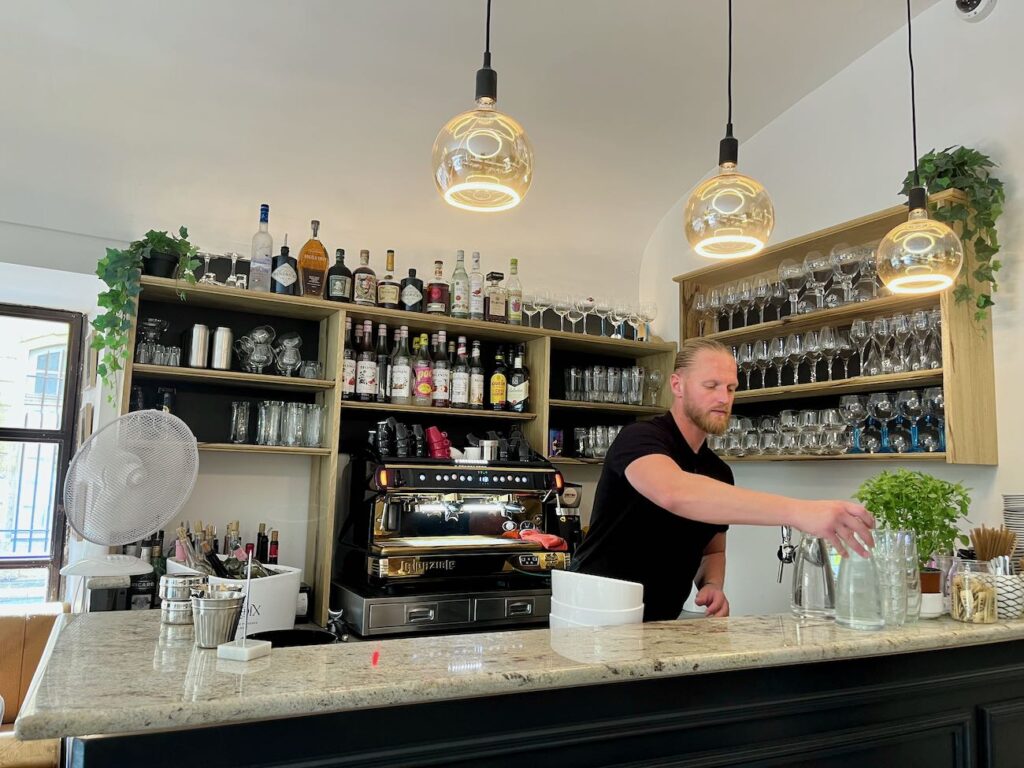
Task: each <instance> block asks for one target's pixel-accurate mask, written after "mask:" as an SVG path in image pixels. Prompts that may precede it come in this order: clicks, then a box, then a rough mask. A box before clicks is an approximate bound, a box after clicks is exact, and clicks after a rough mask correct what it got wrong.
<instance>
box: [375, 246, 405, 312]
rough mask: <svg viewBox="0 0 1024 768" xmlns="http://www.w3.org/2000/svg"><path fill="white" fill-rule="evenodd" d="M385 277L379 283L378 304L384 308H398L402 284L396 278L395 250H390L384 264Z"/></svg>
mask: <svg viewBox="0 0 1024 768" xmlns="http://www.w3.org/2000/svg"><path fill="white" fill-rule="evenodd" d="M384 270H385V271H384V277H382V278H381V279H380V282H378V283H377V306H378V307H384V309H398V304H399V302H400V301H401V296H402V286H401V285H400V284H399V283H398V281H397V280H395V252H394V251H388V255H387V259H386V260H385V265H384Z"/></svg>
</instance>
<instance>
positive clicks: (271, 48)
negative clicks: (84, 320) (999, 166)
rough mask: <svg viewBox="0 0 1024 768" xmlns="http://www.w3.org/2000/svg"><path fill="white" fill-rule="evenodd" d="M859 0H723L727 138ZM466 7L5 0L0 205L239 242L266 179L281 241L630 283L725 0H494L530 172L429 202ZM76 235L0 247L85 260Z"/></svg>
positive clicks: (850, 21)
mask: <svg viewBox="0 0 1024 768" xmlns="http://www.w3.org/2000/svg"><path fill="white" fill-rule="evenodd" d="M934 2H935V0H919V2H918V3H917V7H916V10H917V11H920V10H923V9H924V8H925V7H927V6H928V5H931V4H933V3H934ZM882 5H883V4H881V3H879V2H877V0H875V1H874V2H870V1H869V0H856V1H854V0H847V1H845V2H842V3H823V2H820V0H774V2H771V3H767V2H764V1H763V0H760V1H758V0H737V1H736V6H735V39H736V62H735V123H736V130H737V134H738V136H739V137H740V139H741V141H742V139H743V138H746V137H750V136H751V135H752V134H753V133H754V132H756V131H757V130H758V129H760V128H761V127H762V126H764V125H765V124H767V123H768V122H770V121H771V120H772V119H773V118H774V117H775V116H776V115H778V114H779V113H781V112H782V111H783V110H785V109H786V108H788V107H789V106H790V105H792V104H793V103H794V102H796V101H797V100H799V99H800V98H801V97H802V96H804V95H805V94H807V93H808V92H810V91H812V90H813V89H814V88H816V87H817V86H818V85H820V84H821V83H822V82H824V81H825V80H827V79H828V78H829V77H831V76H832V75H833V74H835V73H836V72H838V71H839V70H841V69H842V68H844V67H845V66H846V65H847V64H848V63H849V62H850V61H852V60H853V59H855V58H856V57H858V56H859V55H860V54H862V53H863V52H864V51H866V50H867V49H869V48H870V47H872V46H873V45H874V44H875V43H876V42H878V41H879V40H881V39H882V38H884V37H885V36H887V35H888V34H890V33H891V32H892V31H893V30H895V29H896V28H898V27H899V26H900V25H901V24H902V23H903V21H904V19H903V10H902V4H901V3H895V2H893V3H886V4H884V5H885V7H884V8H883V7H881V6H882ZM483 10H484V2H483V0H430V2H426V1H425V0H362V1H361V2H355V1H354V0H349V1H347V2H340V1H338V0H334V1H331V0H318V1H306V2H283V0H278V1H274V2H272V1H271V0H262V1H261V2H256V1H255V0H218V2H215V3H211V2H207V1H206V0H179V1H178V2H175V3H173V4H168V3H166V2H162V1H161V0H104V1H103V2H95V3H82V2H73V1H72V0H62V1H58V0H38V1H37V2H34V3H5V4H3V5H2V7H0V25H2V28H3V29H4V37H5V46H4V47H3V50H2V51H0V83H2V88H0V92H2V93H3V95H4V110H3V111H4V118H3V120H2V121H0V148H2V149H0V222H7V223H8V224H13V225H17V226H25V227H39V228H46V229H49V230H58V231H61V232H65V233H69V232H70V233H80V234H85V235H90V236H97V237H100V238H108V239H113V240H128V239H132V238H133V237H136V236H138V235H139V234H140V233H141V232H143V231H145V230H146V229H150V228H174V227H177V226H178V224H180V223H185V224H188V225H189V227H190V229H191V231H192V233H193V239H194V240H196V241H197V242H198V243H199V244H200V245H201V246H203V247H205V248H208V249H211V250H229V249H230V250H239V251H242V252H248V247H249V246H248V243H249V238H250V237H251V235H252V232H253V231H254V230H255V225H256V221H257V215H258V206H259V204H260V203H261V202H269V203H270V204H271V229H272V231H273V232H274V234H275V238H276V241H277V242H279V241H280V238H281V234H282V233H283V232H289V234H290V243H291V244H292V245H293V247H294V246H297V245H298V244H300V243H301V242H302V241H304V240H305V238H306V237H307V236H308V235H307V232H308V222H309V219H311V218H319V219H320V220H321V221H322V227H321V235H322V239H323V240H324V242H325V244H326V245H327V246H328V248H331V249H333V248H335V247H344V248H346V249H347V250H348V251H349V252H350V253H351V252H353V251H357V250H358V249H360V248H370V249H371V250H372V251H373V252H375V253H377V252H379V251H382V250H383V249H385V248H395V249H397V250H398V253H399V268H400V270H403V271H404V268H405V267H406V266H409V265H414V266H419V267H421V268H423V267H425V266H426V265H427V264H428V263H429V261H430V260H432V259H433V258H441V257H447V256H449V255H450V253H451V251H452V250H454V249H455V248H465V249H467V250H480V251H482V252H484V254H485V262H489V263H485V266H489V265H495V264H504V263H507V258H508V257H509V256H519V257H520V260H521V263H522V264H523V271H524V272H525V273H526V281H527V282H530V275H531V273H535V270H536V269H539V268H541V266H543V269H544V275H545V280H546V281H548V282H549V283H550V284H551V285H552V286H553V287H561V288H566V289H569V288H577V289H582V288H584V287H587V286H590V287H591V289H592V290H595V291H604V290H613V289H615V288H616V286H621V285H622V280H623V278H624V277H626V278H627V279H629V280H631V281H634V285H635V280H636V274H637V269H638V265H639V260H640V255H641V253H642V252H643V248H644V245H645V244H646V242H647V239H648V237H649V236H650V234H651V232H652V231H653V230H654V228H655V226H656V224H657V223H658V221H659V219H660V218H661V217H662V215H663V213H664V212H665V210H667V209H668V208H669V207H670V206H671V205H672V204H673V203H674V202H675V201H676V200H677V199H678V198H679V196H680V194H681V193H682V192H684V191H685V190H687V189H688V188H689V187H691V186H692V185H693V184H694V183H696V181H697V180H698V179H699V178H700V177H701V176H703V175H704V174H705V173H707V172H708V170H709V169H710V168H711V167H712V166H713V164H714V161H715V158H716V157H717V143H718V140H719V138H720V137H721V134H722V129H723V124H724V122H725V99H724V90H725V88H724V86H725V69H724V67H725V48H724V42H725V4H724V2H722V1H721V0H719V2H694V1H692V0H691V1H688V2H665V1H664V0H629V2H626V1H625V0H620V1H617V2H613V1H612V0H558V1H557V2H553V1H552V0H495V2H494V12H493V13H494V18H493V31H492V50H493V56H494V61H493V64H494V67H495V69H496V70H497V71H498V74H499V107H500V108H502V109H504V110H506V111H507V112H508V113H509V114H511V115H513V116H514V117H516V118H517V119H518V120H519V121H520V122H521V123H523V124H524V125H525V126H526V128H527V131H528V133H529V135H530V137H531V139H532V141H533V144H534V148H535V150H536V180H535V182H534V185H533V188H532V190H531V191H530V193H529V195H528V197H527V198H526V200H525V201H524V203H523V204H522V205H521V206H520V207H519V208H518V209H516V210H513V211H510V212H507V213H504V214H500V215H480V214H473V213H467V212H464V211H459V210H455V209H452V208H449V207H448V206H447V205H445V204H444V203H443V202H442V201H441V200H440V199H439V197H438V195H437V194H436V192H435V190H434V186H433V181H432V179H431V169H430V149H431V144H432V142H433V139H434V136H435V134H436V132H437V130H438V129H439V128H440V127H441V125H443V124H444V122H445V121H446V120H447V119H448V118H449V117H451V116H452V115H454V114H455V113H457V112H460V111H462V110H463V109H466V108H467V107H468V106H469V105H470V104H471V103H472V91H473V79H474V72H475V70H476V69H477V68H478V67H479V66H480V60H481V50H482V44H483ZM823 121H824V117H823ZM822 130H827V124H825V123H824V122H823V125H822ZM740 159H741V164H743V165H744V167H746V168H747V169H749V170H750V171H751V172H753V173H756V167H757V158H756V157H745V156H744V155H743V153H742V145H741V155H740ZM43 250H45V249H43ZM97 255H98V254H97V253H95V252H93V251H92V250H89V249H82V252H80V253H79V252H77V251H76V252H75V253H73V254H72V255H70V256H63V257H62V258H61V260H60V263H48V262H49V261H52V257H51V255H50V254H48V253H45V252H36V253H10V252H7V253H5V254H4V255H3V256H2V257H0V258H3V259H4V260H8V261H22V262H26V263H34V264H37V265H40V266H51V267H60V268H64V269H71V270H75V271H83V272H86V271H92V269H93V265H94V264H95V260H96V256H97ZM582 264H586V265H587V269H586V273H587V274H586V275H583V276H581V275H580V274H579V273H580V271H581V265H582ZM634 290H635V289H634Z"/></svg>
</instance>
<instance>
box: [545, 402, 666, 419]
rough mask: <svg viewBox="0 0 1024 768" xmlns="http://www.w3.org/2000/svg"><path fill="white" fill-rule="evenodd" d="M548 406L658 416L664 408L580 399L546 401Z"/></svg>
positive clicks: (571, 409)
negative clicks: (590, 401)
mask: <svg viewBox="0 0 1024 768" xmlns="http://www.w3.org/2000/svg"><path fill="white" fill-rule="evenodd" d="M548 405H549V407H551V408H558V409H562V410H569V411H593V412H595V413H615V414H623V415H626V416H660V415H661V414H663V413H664V412H665V409H664V408H662V407H660V406H658V407H655V406H650V405H626V404H624V403H589V402H583V401H580V400H555V399H552V400H550V401H549V402H548Z"/></svg>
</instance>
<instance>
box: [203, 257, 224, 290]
mask: <svg viewBox="0 0 1024 768" xmlns="http://www.w3.org/2000/svg"><path fill="white" fill-rule="evenodd" d="M199 256H202V258H203V276H202V277H200V278H199V282H200V283H202V284H203V285H220V283H219V282H218V280H217V274H216V273H215V272H213V271H211V270H210V259H213V258H217V257H216V255H215V254H212V253H207V252H205V251H204V252H202V253H200V254H199Z"/></svg>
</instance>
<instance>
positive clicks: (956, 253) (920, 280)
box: [875, 187, 964, 294]
mask: <svg viewBox="0 0 1024 768" xmlns="http://www.w3.org/2000/svg"><path fill="white" fill-rule="evenodd" d="M910 199H911V210H910V216H909V217H908V219H907V221H906V222H903V223H901V224H897V225H896V226H895V227H893V228H892V229H891V230H890V231H889V234H887V235H886V236H885V237H884V238H882V241H881V242H880V243H879V244H878V250H877V251H875V266H876V267H877V269H878V276H879V277H880V278H882V282H883V283H885V286H886V287H887V288H888V289H889V290H890V291H892V292H893V293H910V294H914V293H917V294H920V293H937V292H938V291H944V290H946V289H947V288H949V287H950V286H951V285H953V283H954V282H955V281H956V278H957V275H959V274H960V269H961V268H962V267H963V263H964V246H963V243H961V242H960V238H959V237H957V235H956V233H955V232H954V231H953V230H952V229H950V228H949V227H948V226H946V225H945V224H944V223H942V222H941V221H935V220H933V219H929V218H928V210H927V208H926V203H925V202H923V201H924V200H925V199H926V198H925V192H924V189H923V188H921V187H916V188H915V189H913V190H911V198H910Z"/></svg>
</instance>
